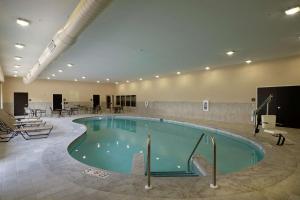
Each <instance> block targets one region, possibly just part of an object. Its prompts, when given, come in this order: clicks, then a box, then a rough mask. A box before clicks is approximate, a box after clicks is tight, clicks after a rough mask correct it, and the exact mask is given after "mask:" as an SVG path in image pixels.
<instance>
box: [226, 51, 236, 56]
mask: <svg viewBox="0 0 300 200" xmlns="http://www.w3.org/2000/svg"><path fill="white" fill-rule="evenodd" d="M234 53H235V52H234V51H227V52H226V54H227V55H228V56H232V55H233V54H234Z"/></svg>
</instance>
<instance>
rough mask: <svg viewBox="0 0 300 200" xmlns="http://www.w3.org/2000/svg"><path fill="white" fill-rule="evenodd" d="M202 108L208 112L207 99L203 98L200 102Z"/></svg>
mask: <svg viewBox="0 0 300 200" xmlns="http://www.w3.org/2000/svg"><path fill="white" fill-rule="evenodd" d="M202 110H203V111H205V112H208V110H209V102H208V100H203V102H202Z"/></svg>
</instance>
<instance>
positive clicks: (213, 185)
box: [210, 136, 218, 189]
mask: <svg viewBox="0 0 300 200" xmlns="http://www.w3.org/2000/svg"><path fill="white" fill-rule="evenodd" d="M210 139H211V143H212V145H213V165H214V166H213V171H212V173H213V174H212V183H211V184H210V187H211V188H213V189H216V188H218V185H217V144H216V139H215V137H212V136H210Z"/></svg>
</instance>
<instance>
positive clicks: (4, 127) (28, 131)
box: [0, 114, 53, 142]
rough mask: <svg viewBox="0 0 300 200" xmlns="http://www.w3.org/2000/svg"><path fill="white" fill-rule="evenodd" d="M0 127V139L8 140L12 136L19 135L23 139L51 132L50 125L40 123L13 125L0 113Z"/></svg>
mask: <svg viewBox="0 0 300 200" xmlns="http://www.w3.org/2000/svg"><path fill="white" fill-rule="evenodd" d="M0 121H1V123H0V129H1V133H2V134H1V136H0V141H2V142H8V141H10V140H11V139H12V138H13V137H15V136H17V135H21V136H22V137H23V138H24V139H25V140H30V139H40V138H46V137H48V136H49V134H50V133H51V131H52V129H53V126H52V125H45V124H44V125H41V126H27V125H15V124H14V123H12V120H10V119H9V118H7V117H4V116H3V115H1V114H0Z"/></svg>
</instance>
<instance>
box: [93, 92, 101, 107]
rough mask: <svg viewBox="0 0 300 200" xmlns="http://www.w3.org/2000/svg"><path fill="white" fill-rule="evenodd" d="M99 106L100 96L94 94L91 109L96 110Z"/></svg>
mask: <svg viewBox="0 0 300 200" xmlns="http://www.w3.org/2000/svg"><path fill="white" fill-rule="evenodd" d="M99 106H100V95H98V94H94V95H93V108H97V107H99Z"/></svg>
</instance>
